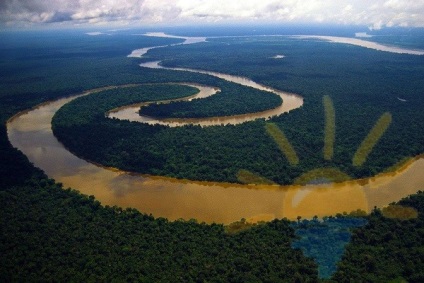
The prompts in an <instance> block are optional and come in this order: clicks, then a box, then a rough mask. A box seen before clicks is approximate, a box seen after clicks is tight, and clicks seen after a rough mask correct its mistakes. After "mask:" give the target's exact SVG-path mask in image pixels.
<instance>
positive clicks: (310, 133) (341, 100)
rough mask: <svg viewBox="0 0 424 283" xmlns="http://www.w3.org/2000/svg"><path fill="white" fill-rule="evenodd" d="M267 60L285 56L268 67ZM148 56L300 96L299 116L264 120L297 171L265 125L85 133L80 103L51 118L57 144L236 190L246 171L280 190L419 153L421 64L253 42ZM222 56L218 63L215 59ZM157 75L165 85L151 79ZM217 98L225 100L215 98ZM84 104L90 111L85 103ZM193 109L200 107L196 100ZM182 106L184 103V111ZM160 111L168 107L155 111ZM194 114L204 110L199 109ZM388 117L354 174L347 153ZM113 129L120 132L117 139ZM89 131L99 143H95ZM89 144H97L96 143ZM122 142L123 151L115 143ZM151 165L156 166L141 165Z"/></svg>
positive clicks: (321, 45) (182, 77)
mask: <svg viewBox="0 0 424 283" xmlns="http://www.w3.org/2000/svg"><path fill="white" fill-rule="evenodd" d="M275 54H284V55H285V56H286V57H285V58H283V59H272V58H271V57H272V56H274V55H275ZM149 57H150V58H149V60H150V59H155V60H160V59H163V60H164V63H163V64H164V65H166V66H181V67H188V68H199V69H207V70H211V71H221V72H224V73H230V74H232V75H242V76H246V77H250V78H253V79H254V80H256V81H257V82H260V83H262V84H265V85H269V86H271V87H274V88H277V89H283V90H288V91H290V92H295V93H299V94H301V95H302V96H304V97H305V103H304V106H303V107H302V108H301V109H297V110H294V111H292V112H291V113H290V115H282V116H279V117H275V118H273V119H272V122H273V123H274V124H275V125H276V126H278V127H279V129H281V130H282V131H283V132H284V133H285V136H286V137H287V140H288V141H289V142H290V143H291V145H292V146H293V149H294V152H295V153H296V154H297V156H298V158H299V163H298V164H292V163H290V162H289V160H287V158H286V157H285V156H284V155H283V154H281V152H280V151H279V147H278V146H277V145H276V144H275V142H274V141H273V140H272V138H270V137H269V135H268V134H267V132H266V131H265V128H264V122H263V121H254V122H249V123H245V124H243V125H238V126H227V127H208V128H200V127H193V126H191V127H183V128H178V129H175V128H173V129H168V128H165V127H159V126H156V127H153V126H146V125H130V124H129V123H126V122H119V121H105V119H104V118H100V112H99V113H97V114H96V115H98V117H99V118H98V119H97V118H95V119H94V118H93V119H91V120H89V121H88V120H87V121H86V125H85V126H84V127H80V125H73V124H72V122H70V121H71V120H72V119H73V117H74V116H78V115H79V114H78V111H79V110H78V109H79V108H78V103H80V104H83V103H86V100H84V102H77V101H75V103H74V104H73V105H74V106H73V109H72V111H73V112H69V115H67V116H66V117H65V116H64V115H61V116H60V119H59V118H57V117H56V118H57V119H55V122H56V123H58V121H59V120H66V119H69V121H67V122H61V123H63V124H67V125H69V127H61V128H59V127H56V128H55V134H56V135H57V136H58V137H60V138H61V139H62V142H64V143H65V145H67V146H68V147H69V148H70V149H71V150H72V151H74V152H76V153H77V154H78V155H80V156H83V157H84V158H86V159H89V160H93V161H96V162H98V163H102V164H105V165H107V166H114V167H119V168H122V169H126V170H134V171H137V172H143V173H150V174H160V175H166V176H172V177H177V178H188V179H194V180H210V181H230V182H237V181H238V180H237V173H238V172H239V170H241V169H244V170H248V171H250V172H252V173H253V174H257V175H259V176H262V177H264V178H266V179H268V180H270V181H272V182H275V183H279V184H289V183H293V181H294V180H295V179H296V178H298V177H299V176H301V175H302V174H304V173H306V172H308V171H311V170H314V169H316V168H322V167H325V168H338V169H339V170H340V171H341V172H344V173H346V174H347V175H349V176H351V177H352V178H360V177H367V176H372V175H375V174H377V173H379V172H382V171H384V170H386V169H387V168H389V167H391V166H392V165H394V164H396V163H397V162H398V161H400V160H403V159H404V158H406V157H411V156H415V155H418V154H421V153H422V152H424V144H423V143H422V141H423V140H424V124H423V123H422V121H423V120H424V112H423V111H422V109H423V107H424V96H423V95H422V92H421V89H422V88H423V86H424V56H411V55H398V54H392V53H385V52H377V51H373V50H369V49H365V48H360V47H354V46H345V45H342V44H332V43H327V42H320V41H316V40H310V41H304V40H298V39H292V38H285V37H270V38H266V37H257V38H236V39H231V38H221V39H211V42H210V43H202V44H199V45H183V46H173V47H169V48H160V49H155V50H152V51H151V53H149ZM222 57H225V58H226V60H217V58H222ZM353 58H355V59H353ZM144 60H146V59H144ZM258 66H260V68H259V67H258ZM346 66H348V67H346ZM141 71H142V73H143V79H142V80H143V81H144V80H151V81H155V82H157V81H161V80H163V78H164V77H163V76H165V75H166V76H169V78H170V79H169V80H171V81H173V82H176V81H190V82H198V83H202V84H207V85H211V86H219V87H222V85H224V84H225V85H228V88H229V89H232V88H236V87H239V86H236V85H235V84H231V83H226V82H223V81H222V80H219V79H215V78H212V77H209V76H206V75H200V74H194V73H184V72H174V71H165V70H151V69H145V68H143V69H142V70H141ZM162 72H163V73H162ZM159 73H160V74H163V76H161V77H159V76H158V75H157V74H159ZM225 93H229V92H226V91H225V90H223V94H225ZM324 95H328V96H330V97H331V99H332V100H333V104H334V109H335V140H334V150H333V158H332V159H331V160H325V159H324V155H323V147H324V138H325V113H324V107H323V105H322V97H323V96H324ZM217 97H218V95H217ZM398 97H399V98H401V99H405V100H406V102H404V101H400V100H399V99H398ZM125 99H126V98H125V97H122V100H125ZM205 100H207V99H205ZM91 103H92V104H93V105H94V104H97V103H98V102H96V101H94V100H92V102H91ZM196 103H199V104H202V100H199V101H198V102H196ZM189 104H190V103H186V102H184V105H189ZM210 105H212V104H209V105H208V103H207V102H206V104H205V108H206V109H210V108H209V106H210ZM162 107H165V108H166V107H168V106H162V105H161V106H158V107H156V108H157V109H160V108H162ZM169 107H171V106H169ZM196 107H197V106H196ZM156 108H155V109H156ZM212 108H215V107H212ZM222 108H225V107H224V106H223V107H222ZM198 109H199V111H200V110H201V111H203V109H204V108H203V107H199V108H198ZM218 109H219V108H218ZM105 110H106V109H105ZM102 111H103V110H102ZM219 111H221V110H219ZM222 111H223V110H222ZM226 111H227V110H226ZM182 112H184V111H182ZM182 112H181V113H182ZM189 112H190V111H189ZM386 112H388V113H390V114H391V115H392V123H391V124H390V126H389V128H388V130H387V131H386V132H384V135H383V136H382V138H381V139H380V140H379V141H378V143H377V144H376V145H375V146H374V147H373V148H372V151H371V152H370V154H369V155H367V156H366V160H365V162H364V163H363V164H361V165H360V166H354V165H355V164H356V163H355V164H354V163H353V157H354V155H355V152H356V151H357V150H358V148H359V147H360V145H361V143H362V141H363V140H364V138H365V137H366V136H367V134H368V133H369V131H370V130H371V129H372V128H373V126H374V125H375V123H376V122H377V120H378V118H379V117H380V116H381V115H382V114H383V113H386ZM191 113H192V112H191ZM153 114H157V113H153ZM164 115H165V114H164ZM196 115H197V114H196ZM199 115H201V114H199ZM203 115H204V116H207V115H209V114H207V113H204V114H203ZM99 124H100V127H99V126H98V125H99ZM117 128H126V129H128V130H127V131H126V132H125V131H124V132H122V133H121V134H120V135H115V134H114V131H115V130H116V129H117ZM93 131H98V132H99V134H98V135H95V134H94V132H93ZM102 133H103V134H102ZM135 133H141V134H139V135H136V134H135ZM94 136H97V137H98V138H96V139H94V138H93V137H94ZM102 136H103V137H102ZM122 138H124V140H125V142H120V141H119V140H118V139H122ZM105 145H106V146H105ZM96 147H97V149H96ZM128 152H135V153H137V152H141V153H142V154H144V155H145V156H147V158H144V162H140V165H139V166H138V165H137V163H138V161H137V162H134V160H140V159H139V157H137V156H130V157H128ZM130 163H131V164H130ZM149 163H151V164H154V166H146V165H148V164H149Z"/></svg>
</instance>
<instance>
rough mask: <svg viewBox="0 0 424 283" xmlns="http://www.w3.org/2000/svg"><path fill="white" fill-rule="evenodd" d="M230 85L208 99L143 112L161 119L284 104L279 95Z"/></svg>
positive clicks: (226, 113)
mask: <svg viewBox="0 0 424 283" xmlns="http://www.w3.org/2000/svg"><path fill="white" fill-rule="evenodd" d="M221 84H222V83H221ZM227 85H228V86H227V87H226V89H225V90H224V91H223V92H220V93H218V94H215V95H213V96H211V97H208V98H204V99H194V100H192V101H178V102H172V103H169V104H150V105H148V106H146V107H142V108H141V109H140V115H147V116H151V117H158V118H202V117H222V116H231V115H239V114H246V113H255V112H261V111H264V110H268V109H272V108H276V107H277V106H280V105H281V103H282V99H281V98H280V97H279V96H277V95H275V94H272V93H270V92H264V91H258V90H256V89H254V88H248V87H240V86H239V85H236V84H227ZM258 97H260V99H258Z"/></svg>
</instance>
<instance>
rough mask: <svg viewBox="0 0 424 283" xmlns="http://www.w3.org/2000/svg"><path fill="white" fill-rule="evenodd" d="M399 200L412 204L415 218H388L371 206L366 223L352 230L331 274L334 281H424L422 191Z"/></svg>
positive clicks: (402, 203)
mask: <svg viewBox="0 0 424 283" xmlns="http://www.w3.org/2000/svg"><path fill="white" fill-rule="evenodd" d="M399 204H400V205H403V206H406V207H412V208H415V209H416V210H417V211H418V218H416V219H410V220H398V219H390V218H385V217H384V216H383V215H382V213H381V211H380V210H378V209H377V210H374V211H373V212H372V213H371V215H370V216H369V217H367V220H368V224H367V225H365V226H364V227H362V228H359V229H357V230H355V232H354V233H353V235H352V240H351V242H350V243H349V244H348V245H347V248H346V251H345V253H344V255H343V257H342V260H341V262H340V263H339V264H338V268H337V271H336V273H335V274H334V275H333V279H334V280H335V282H390V281H391V280H393V279H396V278H397V279H398V281H393V282H405V281H406V282H423V281H424V192H423V191H421V192H418V193H417V194H415V195H412V196H409V197H407V198H405V199H402V200H401V201H400V202H399ZM402 279H403V281H402Z"/></svg>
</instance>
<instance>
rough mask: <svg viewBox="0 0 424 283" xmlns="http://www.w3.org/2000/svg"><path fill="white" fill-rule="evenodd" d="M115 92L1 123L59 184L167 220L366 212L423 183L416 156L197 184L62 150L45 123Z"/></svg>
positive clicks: (422, 165)
mask: <svg viewBox="0 0 424 283" xmlns="http://www.w3.org/2000/svg"><path fill="white" fill-rule="evenodd" d="M116 87H117V86H110V87H107V88H98V89H93V90H91V91H87V92H84V93H83V94H78V95H76V96H74V97H69V98H64V99H60V100H57V101H54V102H51V103H43V104H41V105H39V106H38V107H35V108H33V109H32V110H29V111H28V110H27V111H24V112H21V113H18V114H17V115H15V116H14V117H12V118H11V119H9V121H8V122H7V134H8V137H9V140H10V142H11V143H12V145H13V146H14V147H16V148H18V149H19V150H21V151H22V152H23V153H24V154H25V155H26V156H27V157H28V158H29V160H30V161H31V162H32V163H34V165H35V166H37V167H39V168H41V169H42V170H43V171H44V172H45V173H46V174H47V175H48V176H49V177H51V178H54V179H55V180H56V181H57V182H61V183H63V184H64V187H72V188H75V189H78V190H79V191H80V192H81V193H83V194H87V195H94V196H95V197H96V199H98V200H99V201H100V202H101V203H102V204H103V205H117V206H121V207H134V208H137V209H138V210H140V211H142V212H146V213H152V214H153V215H154V216H155V217H166V218H168V219H170V220H176V219H179V218H184V219H190V218H196V219H198V220H199V221H205V222H208V223H211V222H218V223H231V222H234V221H237V220H239V219H241V218H246V219H247V220H248V221H252V222H255V221H261V220H265V221H267V220H272V219H274V218H283V217H287V218H289V219H295V218H296V217H297V216H302V217H305V218H312V217H313V216H315V215H317V216H319V217H322V216H325V215H334V214H336V213H342V212H344V211H347V212H349V211H352V210H356V209H362V210H364V211H367V212H369V211H371V210H372V208H373V207H374V206H378V207H382V206H385V205H388V204H389V203H391V202H393V201H397V200H399V199H400V198H402V197H404V196H406V195H408V194H412V193H415V192H417V191H418V190H420V189H422V187H421V186H422V184H423V183H424V175H423V174H421V172H423V170H424V158H423V157H422V156H419V157H416V158H415V159H414V160H413V161H411V162H410V163H408V164H407V165H405V166H403V167H402V168H400V169H398V170H397V171H396V172H391V173H386V174H379V175H377V176H375V177H372V178H368V179H362V180H355V181H348V182H344V183H339V184H321V185H307V186H275V185H257V186H254V185H238V184H222V183H212V182H195V181H188V180H179V179H173V178H167V177H158V176H147V175H138V174H133V173H129V172H123V171H120V170H116V169H113V168H104V167H101V166H97V165H95V164H92V163H89V162H87V161H85V160H82V159H81V158H79V157H77V156H75V155H73V154H72V153H70V152H69V151H67V150H66V148H64V146H63V145H62V144H61V143H60V142H59V141H58V140H57V139H56V138H55V137H54V135H53V133H52V131H51V119H52V117H53V115H54V113H55V112H56V111H57V110H58V109H59V108H60V107H61V106H62V105H64V104H66V103H68V102H70V101H71V100H73V99H75V98H76V97H78V96H81V95H84V94H89V93H92V92H96V91H101V90H104V89H108V88H116ZM285 102H286V101H284V103H283V104H285Z"/></svg>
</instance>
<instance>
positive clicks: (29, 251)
mask: <svg viewBox="0 0 424 283" xmlns="http://www.w3.org/2000/svg"><path fill="white" fill-rule="evenodd" d="M0 204H1V207H2V216H1V220H0V221H1V222H0V225H1V227H2V234H1V241H0V251H1V254H2V256H1V257H0V281H2V282H11V281H16V282H22V281H28V280H30V281H43V282H53V281H54V282H58V281H68V282H69V281H78V282H86V281H116V282H123V281H141V282H205V281H213V282H258V281H263V282H294V281H296V280H297V281H298V282H313V281H317V266H316V265H315V263H314V262H313V261H312V260H311V259H308V258H306V257H305V256H304V255H303V254H302V252H301V251H300V250H294V249H292V248H291V247H290V245H291V242H292V239H293V238H294V230H293V229H292V228H291V227H290V223H289V222H288V221H285V220H275V221H272V222H269V223H267V224H263V225H260V226H255V227H253V228H251V229H249V230H247V231H244V232H240V233H236V234H231V235H229V234H226V233H225V231H224V227H223V225H218V224H212V225H207V224H198V223H196V221H194V220H192V221H175V222H168V221H167V220H165V219H160V218H159V219H154V218H153V217H152V216H149V215H145V214H141V213H139V212H138V211H136V210H133V209H126V210H122V209H121V208H118V207H102V206H101V205H100V204H99V202H98V201H96V200H94V197H92V196H91V197H86V196H81V195H80V194H79V193H77V192H75V191H73V190H69V189H67V190H64V189H62V188H61V186H60V185H57V184H54V182H53V181H51V180H46V179H41V180H32V181H28V182H27V183H26V184H25V185H23V186H19V187H8V188H4V187H3V188H2V190H1V191H0Z"/></svg>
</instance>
